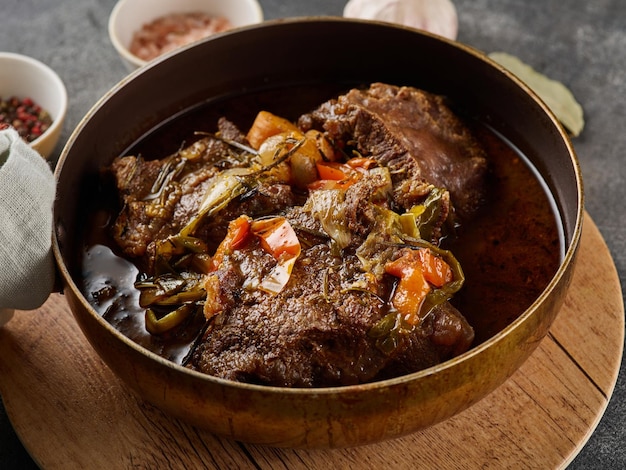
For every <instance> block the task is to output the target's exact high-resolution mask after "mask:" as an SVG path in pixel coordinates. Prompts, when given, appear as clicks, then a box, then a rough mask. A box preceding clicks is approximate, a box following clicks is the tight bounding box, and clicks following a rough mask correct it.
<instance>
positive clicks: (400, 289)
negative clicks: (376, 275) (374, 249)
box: [385, 249, 453, 325]
mask: <svg viewBox="0 0 626 470" xmlns="http://www.w3.org/2000/svg"><path fill="white" fill-rule="evenodd" d="M385 272H386V273H387V274H390V275H392V276H395V277H397V278H399V280H398V284H397V286H396V289H395V291H394V294H393V298H392V300H391V301H392V304H393V306H394V307H395V308H396V309H397V310H398V311H399V312H400V314H401V315H402V316H403V318H404V319H405V320H406V321H407V323H409V324H411V325H416V324H418V323H419V320H420V310H421V307H422V304H423V303H424V299H425V298H426V296H427V295H428V293H429V292H430V291H431V290H432V286H433V285H434V286H435V287H441V286H443V285H444V284H446V283H448V282H450V281H452V277H453V276H452V269H451V268H450V266H449V265H448V264H447V263H446V262H445V261H443V260H442V259H441V258H439V257H438V256H435V255H433V254H432V252H431V251H430V250H426V249H420V250H409V251H407V252H406V253H404V254H403V255H402V256H401V257H400V258H398V259H396V260H395V261H391V262H389V263H387V264H386V265H385Z"/></svg>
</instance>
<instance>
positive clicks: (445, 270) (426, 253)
mask: <svg viewBox="0 0 626 470" xmlns="http://www.w3.org/2000/svg"><path fill="white" fill-rule="evenodd" d="M417 253H418V255H419V258H420V261H421V265H422V270H423V272H424V278H425V279H426V280H427V281H428V282H430V283H431V284H432V285H434V286H435V287H442V286H443V285H444V284H447V283H448V282H451V281H452V278H453V275H452V268H451V267H450V265H449V264H448V263H446V262H445V261H444V260H442V259H441V258H440V257H439V256H435V255H434V254H433V252H432V251H430V250H417Z"/></svg>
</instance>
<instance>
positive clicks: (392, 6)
mask: <svg viewBox="0 0 626 470" xmlns="http://www.w3.org/2000/svg"><path fill="white" fill-rule="evenodd" d="M343 16H345V17H347V18H360V19H366V20H378V21H386V22H389V23H398V24H402V25H405V26H410V27H413V28H418V29H422V30H424V31H428V32H430V33H434V34H438V35H439V36H443V37H446V38H448V39H453V40H454V39H456V35H457V31H458V26H459V25H458V17H457V14H456V8H455V7H454V4H453V3H452V2H451V0H350V1H349V2H348V3H347V4H346V6H345V7H344V10H343Z"/></svg>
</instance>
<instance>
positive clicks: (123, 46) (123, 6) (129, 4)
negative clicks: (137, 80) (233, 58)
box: [109, 0, 263, 71]
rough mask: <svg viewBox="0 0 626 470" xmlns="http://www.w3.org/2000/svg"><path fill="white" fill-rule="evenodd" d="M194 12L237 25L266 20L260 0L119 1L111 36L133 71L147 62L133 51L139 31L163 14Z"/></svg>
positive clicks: (111, 24)
mask: <svg viewBox="0 0 626 470" xmlns="http://www.w3.org/2000/svg"><path fill="white" fill-rule="evenodd" d="M191 12H202V13H208V14H210V15H213V16H220V17H224V18H226V19H228V20H229V22H230V23H231V25H232V26H233V28H237V27H240V26H246V25H250V24H255V23H260V22H261V21H263V10H262V9H261V6H260V5H259V2H257V1H256V0H228V1H225V0H176V1H173V0H119V1H118V2H117V4H116V5H115V7H113V10H112V11H111V15H110V17H109V38H110V39H111V42H112V43H113V47H115V49H116V50H117V52H118V53H119V55H120V56H121V58H122V60H123V61H124V63H125V64H126V66H127V67H128V69H129V70H131V71H132V70H134V69H136V68H137V67H141V66H143V65H145V64H146V63H147V61H145V60H143V59H140V58H139V57H137V56H135V55H133V54H132V53H131V52H130V50H129V48H130V44H131V42H132V39H133V35H134V34H135V32H137V31H139V30H140V29H141V28H142V27H143V26H144V25H145V24H147V23H149V22H151V21H153V20H155V19H157V18H159V17H161V16H164V15H168V14H171V13H191Z"/></svg>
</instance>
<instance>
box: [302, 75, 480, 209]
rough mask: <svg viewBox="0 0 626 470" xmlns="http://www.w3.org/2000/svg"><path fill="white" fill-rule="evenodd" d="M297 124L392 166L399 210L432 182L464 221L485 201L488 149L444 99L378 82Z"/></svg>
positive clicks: (358, 90) (330, 104) (336, 101)
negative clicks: (449, 198) (442, 189)
mask: <svg viewBox="0 0 626 470" xmlns="http://www.w3.org/2000/svg"><path fill="white" fill-rule="evenodd" d="M299 125H300V127H302V128H303V129H305V130H306V129H310V128H316V129H319V130H322V129H323V130H325V131H326V133H327V135H328V136H329V137H330V138H331V139H332V140H334V141H335V142H338V143H343V144H344V145H355V146H356V148H357V150H358V151H359V152H360V153H361V154H363V155H365V156H368V157H370V158H374V159H376V160H378V161H379V162H380V163H381V164H382V165H384V166H388V167H389V168H390V170H391V172H392V175H393V176H394V184H395V183H398V184H397V186H396V190H395V200H396V202H397V203H398V204H399V205H400V206H401V207H407V206H410V205H412V204H414V203H415V202H418V201H419V199H420V198H422V197H423V196H424V194H425V192H427V188H426V185H427V184H428V183H432V184H434V185H436V186H438V187H442V188H446V189H447V190H448V191H449V192H450V195H451V199H452V204H453V206H454V207H455V209H456V211H457V212H458V214H459V215H460V216H461V217H463V218H467V217H469V216H470V215H471V214H472V213H473V212H475V210H476V209H477V208H478V207H479V206H480V205H481V203H482V201H483V199H484V188H485V177H486V172H487V160H486V158H485V153H484V150H483V149H482V147H481V145H480V144H479V143H478V142H477V140H476V139H475V138H474V137H473V135H472V134H471V132H470V131H469V129H468V128H467V126H466V125H465V124H464V123H463V122H462V121H461V120H460V119H459V118H458V117H457V116H456V115H455V114H454V113H453V112H452V111H451V110H450V109H449V107H448V106H447V105H446V103H445V99H444V98H443V97H441V96H438V95H434V94H432V93H428V92H426V91H423V90H419V89H415V88H411V87H398V86H394V85H387V84H382V83H374V84H372V85H371V86H370V87H369V88H368V89H366V90H360V89H353V90H350V91H349V92H348V93H346V94H345V95H341V96H339V97H338V98H337V99H332V100H330V101H327V102H326V103H323V104H322V105H320V106H319V107H318V108H317V109H316V110H314V111H313V112H311V113H308V114H305V115H303V116H302V117H301V118H300V119H299Z"/></svg>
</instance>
